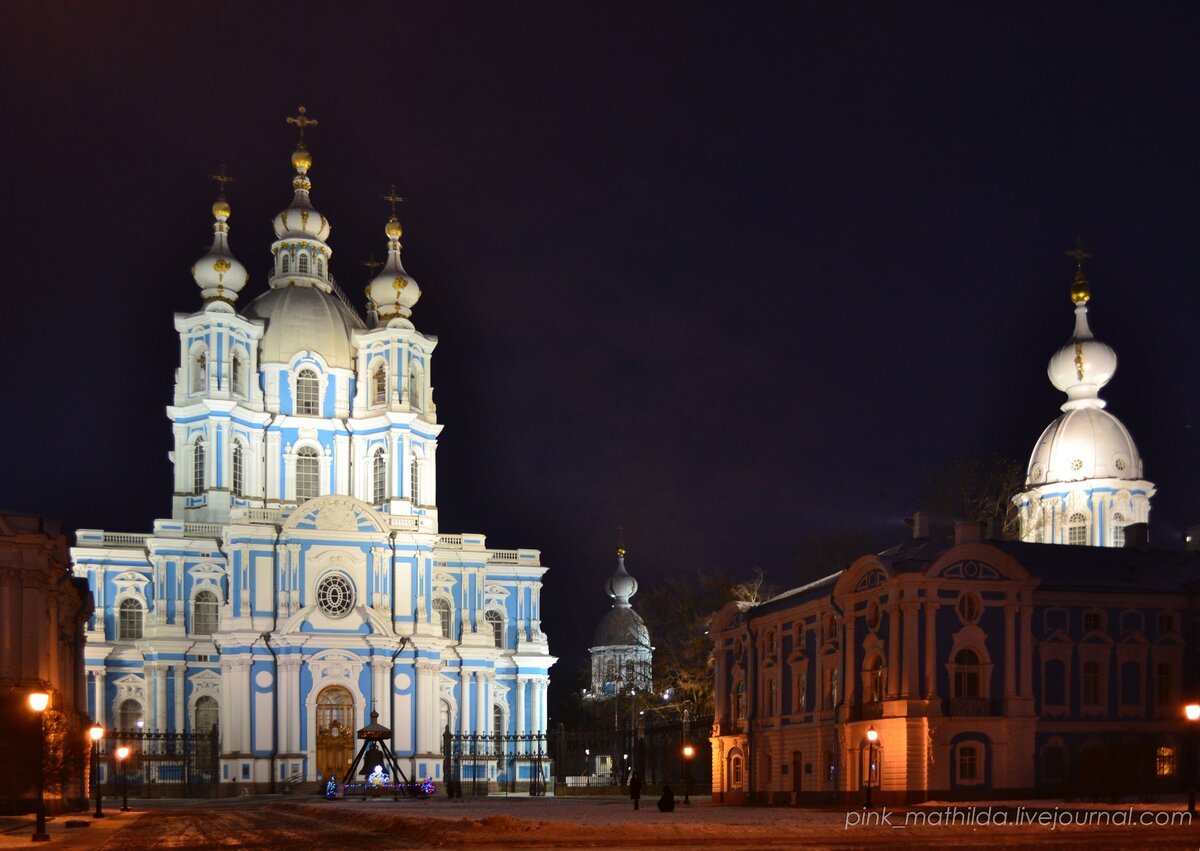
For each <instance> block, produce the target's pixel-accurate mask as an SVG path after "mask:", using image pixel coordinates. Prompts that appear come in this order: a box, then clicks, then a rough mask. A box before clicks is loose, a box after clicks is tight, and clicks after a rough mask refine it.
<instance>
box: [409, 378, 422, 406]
mask: <svg viewBox="0 0 1200 851" xmlns="http://www.w3.org/2000/svg"><path fill="white" fill-rule="evenodd" d="M408 406H409V407H410V408H412V409H413V410H414V411H420V410H421V409H422V408H421V374H420V373H419V372H413V373H409V376H408Z"/></svg>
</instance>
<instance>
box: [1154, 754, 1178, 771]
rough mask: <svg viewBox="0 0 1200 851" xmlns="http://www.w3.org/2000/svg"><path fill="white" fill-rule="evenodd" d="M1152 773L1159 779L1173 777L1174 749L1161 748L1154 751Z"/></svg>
mask: <svg viewBox="0 0 1200 851" xmlns="http://www.w3.org/2000/svg"><path fill="white" fill-rule="evenodd" d="M1154 773H1155V774H1156V775H1157V776H1159V777H1174V776H1175V748H1172V747H1161V748H1159V749H1158V750H1157V751H1155V753H1154Z"/></svg>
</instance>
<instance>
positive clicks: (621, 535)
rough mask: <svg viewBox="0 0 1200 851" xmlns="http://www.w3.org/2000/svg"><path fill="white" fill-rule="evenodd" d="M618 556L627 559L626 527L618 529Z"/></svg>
mask: <svg viewBox="0 0 1200 851" xmlns="http://www.w3.org/2000/svg"><path fill="white" fill-rule="evenodd" d="M617 555H619V556H620V557H621V558H624V557H625V527H624V526H618V527H617Z"/></svg>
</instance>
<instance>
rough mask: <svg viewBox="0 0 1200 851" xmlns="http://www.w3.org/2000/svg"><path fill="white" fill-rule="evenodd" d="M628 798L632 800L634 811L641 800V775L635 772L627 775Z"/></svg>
mask: <svg viewBox="0 0 1200 851" xmlns="http://www.w3.org/2000/svg"><path fill="white" fill-rule="evenodd" d="M629 797H631V798H633V808H634V809H635V810H636V809H637V808H638V804H639V803H641V800H642V775H640V774H638V773H637V772H636V771H635V772H633V774H631V775H629Z"/></svg>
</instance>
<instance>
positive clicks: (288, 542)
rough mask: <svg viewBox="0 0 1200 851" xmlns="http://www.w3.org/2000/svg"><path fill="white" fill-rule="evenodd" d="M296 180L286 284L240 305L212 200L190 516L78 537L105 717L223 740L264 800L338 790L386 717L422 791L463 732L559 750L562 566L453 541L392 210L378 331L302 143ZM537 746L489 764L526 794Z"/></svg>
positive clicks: (287, 224)
mask: <svg viewBox="0 0 1200 851" xmlns="http://www.w3.org/2000/svg"><path fill="white" fill-rule="evenodd" d="M293 123H298V124H299V126H300V128H301V130H302V131H303V128H305V127H307V126H309V125H311V124H312V123H313V122H312V121H311V120H310V119H308V118H307V116H305V114H304V112H303V110H302V111H301V113H300V115H299V116H298V117H297V119H294V120H293ZM292 165H293V167H294V169H295V175H294V176H293V178H292V188H293V193H294V197H293V200H292V202H291V204H290V206H289V207H288V208H287V209H285V210H284V211H283V212H281V213H280V214H279V215H278V216H276V218H275V220H274V226H275V234H276V237H277V240H276V242H275V243H274V244H273V245H272V246H271V254H272V271H271V275H270V278H269V281H268V289H267V290H266V292H264V293H262V294H261V295H259V296H258V297H257V298H256V299H254V300H253V301H252V302H250V304H249V305H247V306H246V307H245V309H243V310H239V309H238V308H237V306H236V302H237V298H238V295H239V293H240V291H241V290H242V288H243V287H244V286H245V285H246V283H247V279H248V275H247V274H246V271H245V267H244V266H242V264H241V263H240V262H238V261H237V259H236V258H235V257H234V256H233V254H232V251H231V250H230V247H229V242H228V234H229V224H228V221H229V218H230V215H231V209H230V206H229V204H228V202H227V201H226V200H225V199H224V197H223V196H222V197H221V198H220V199H219V200H218V201H217V203H216V204H214V205H213V214H214V224H213V228H214V239H213V245H212V248H211V249H210V251H209V253H208V254H206V255H205V256H204V257H203V258H201V259H200V260H199V261H197V263H196V265H195V266H194V267H193V269H192V273H193V276H194V278H195V280H196V283H197V285H198V286H199V287H200V289H201V296H202V299H203V307H202V309H201V310H199V311H197V312H195V313H190V314H178V315H176V317H175V329H176V331H177V333H178V334H179V341H180V346H179V366H178V369H177V372H176V382H175V390H174V399H173V404H172V405H171V406H170V407H168V409H167V414H168V418H169V419H170V421H171V423H172V429H173V433H174V450H173V452H172V453H171V460H172V462H173V464H174V480H175V486H174V493H173V496H172V514H171V517H170V518H169V519H162V520H158V521H156V522H155V524H154V528H153V530H152V531H151V532H148V533H138V534H132V533H124V532H111V531H104V530H88V529H84V530H80V531H79V532H78V534H77V543H76V546H75V547H74V548H73V549H72V558H73V563H74V571H75V573H76V575H77V576H80V577H84V578H86V579H87V581H88V583H89V586H90V587H91V590H92V593H93V595H94V598H95V601H96V611H95V615H94V617H93V618H92V620H91V621H90V622H89V624H88V633H87V636H88V643H87V680H88V682H87V685H88V695H89V698H88V699H89V705H88V708H89V712H90V713H91V714H92V717H93V718H95V719H96V720H97V721H99V722H100V723H102V724H105V725H106V726H107V727H109V728H110V729H115V730H135V729H139V728H140V729H145V730H154V731H163V732H186V731H209V730H212V729H213V728H214V726H215V728H216V729H217V730H218V731H219V736H220V749H221V757H220V773H221V780H222V781H224V782H231V783H232V782H238V783H243V782H251V783H256V784H263V783H274V782H277V781H280V780H288V779H292V780H299V779H303V780H316V779H324V778H328V777H330V776H331V775H337V776H338V777H341V776H342V775H343V774H344V772H345V771H346V769H347V768H348V767H349V761H350V759H351V758H352V757H353V754H354V749H355V744H356V742H355V739H354V732H355V731H356V730H357V729H358V728H361V727H363V726H365V725H366V724H367V723H368V722H369V717H370V714H371V712H372V710H373V709H374V710H375V711H377V712H378V713H379V721H380V722H381V723H383V724H384V725H386V726H388V727H390V728H391V729H392V740H391V743H390V744H391V746H392V748H393V750H395V752H396V753H397V754H398V755H399V756H400V757H401V762H402V767H404V769H405V771H406V772H407V773H409V776H410V777H411V776H419V777H426V776H432V777H434V778H435V779H437V778H439V777H440V775H441V770H442V759H443V756H444V755H443V753H442V750H443V735H444V734H445V733H446V732H447V731H449V732H451V733H453V734H460V735H468V736H469V735H478V734H486V735H497V734H499V735H507V736H510V737H514V738H515V737H521V736H528V737H532V738H533V739H534V740H536V738H537V737H538V736H540V735H542V734H544V731H545V727H546V690H547V686H548V682H549V669H550V667H551V666H552V665H553V663H554V661H555V659H554V657H553V656H551V655H550V654H549V646H548V641H547V638H546V635H545V634H544V633H543V632H542V630H541V588H542V578H543V576H544V574H545V571H546V569H545V568H544V567H543V566H542V564H541V560H540V553H539V552H538V551H537V550H533V549H494V548H491V547H489V546H488V545H487V541H486V539H485V537H484V536H483V535H481V534H474V533H457V534H444V533H442V532H441V531H440V530H439V528H438V512H437V487H436V485H437V482H436V457H437V455H436V453H437V445H438V436H439V434H440V433H441V429H442V425H441V423H440V422H439V421H438V418H437V407H436V405H435V403H434V399H433V384H432V380H431V365H432V355H433V351H434V348H435V346H436V345H437V340H436V338H434V337H431V336H427V335H424V334H422V333H420V332H419V331H417V329H416V328H415V326H414V325H413V324H412V322H411V320H410V317H411V313H412V306H413V305H414V304H415V303H416V301H417V299H418V298H419V297H420V287H419V286H418V285H417V283H416V281H415V280H414V279H413V278H412V277H411V276H409V275H408V273H407V272H406V271H405V270H404V267H403V265H402V263H401V261H400V250H401V246H400V236H401V234H402V229H401V227H400V224H399V222H398V221H397V219H396V216H395V212H394V208H393V215H392V217H391V219H390V220H389V221H388V222H387V224H386V227H385V236H386V239H387V250H388V262H387V263H386V264H385V265H384V267H383V268H382V269H381V270H379V271H378V274H377V275H376V276H375V277H374V278H373V279H372V280H371V282H370V283H369V284H368V287H367V294H368V312H367V316H366V317H365V318H364V317H361V316H360V315H359V313H358V312H357V311H356V309H355V308H354V307H353V306H352V305H351V304H350V302H349V301H348V300H347V299H346V297H345V296H344V295H343V294H342V292H341V290H340V289H339V288H338V286H337V284H336V282H335V281H334V279H333V277H332V275H331V274H330V258H331V256H332V249H331V248H330V246H329V243H328V241H327V240H328V237H329V232H330V225H329V222H328V220H327V219H326V218H325V217H324V216H322V215H321V214H320V213H318V212H317V211H316V210H315V208H314V207H313V206H312V201H311V198H310V190H311V185H312V184H311V178H310V169H311V167H312V155H311V154H310V153H309V152H308V150H307V149H306V147H305V144H304V141H303V135H302V136H301V143H300V146H299V147H298V149H297V150H296V152H295V153H294V154H293V156H292ZM220 179H222V181H223V176H222V177H221V178H220ZM114 472H115V471H114ZM517 747H518V753H516V754H515V755H514V756H515V757H516V758H514V759H509V760H504V761H501V760H493V761H491V762H486V764H480V765H477V766H475V770H478V771H480V772H481V777H483V774H482V773H483V772H486V778H485V779H487V780H488V781H491V782H497V783H507V784H510V786H511V784H515V783H523V782H528V781H529V780H530V771H532V770H533V768H532V767H531V766H532V763H531V762H529V761H527V760H525V759H523V758H522V757H524V756H525V753H524V751H525V749H526V747H527V744H526V742H525V740H522V741H521V742H520V744H518V746H517Z"/></svg>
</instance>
